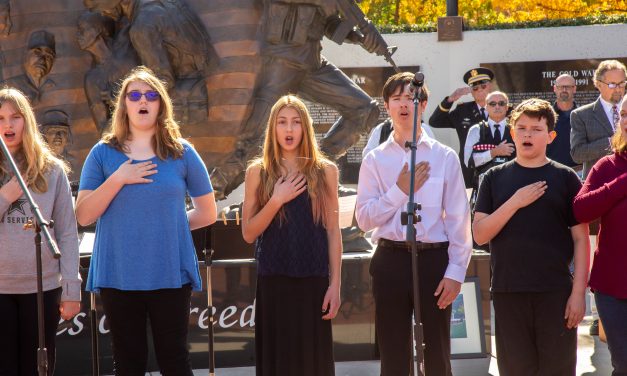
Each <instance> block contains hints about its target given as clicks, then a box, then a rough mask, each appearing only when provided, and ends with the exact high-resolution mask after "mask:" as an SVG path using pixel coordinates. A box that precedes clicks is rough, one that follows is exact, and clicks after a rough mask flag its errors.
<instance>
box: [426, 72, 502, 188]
mask: <svg viewBox="0 0 627 376" xmlns="http://www.w3.org/2000/svg"><path fill="white" fill-rule="evenodd" d="M493 79H494V73H493V72H492V71H491V70H490V69H488V68H473V69H471V70H469V71H468V72H466V74H464V82H465V83H466V84H467V85H468V86H465V87H461V88H458V89H456V90H455V91H454V92H453V93H452V94H451V95H449V96H447V97H446V98H444V99H443V100H442V102H441V103H440V105H439V106H438V107H437V108H436V109H435V111H434V112H433V114H432V115H431V117H430V118H429V125H431V126H432V127H433V128H453V129H455V131H457V137H458V138H459V160H460V162H461V165H462V173H463V174H464V183H465V184H466V188H470V187H472V171H471V170H470V169H468V167H467V166H466V164H465V163H464V159H465V157H464V150H463V149H464V145H465V144H466V137H467V136H468V130H469V129H470V127H471V126H473V125H474V124H477V123H479V122H481V121H484V120H487V119H488V113H487V110H486V109H485V106H486V97H487V95H488V93H490V92H491V91H492V80H493ZM466 94H471V95H472V97H473V98H474V101H472V102H463V103H459V104H457V106H456V107H455V109H453V110H451V108H452V107H453V104H454V103H455V101H457V100H458V99H459V98H461V97H462V96H464V95H466Z"/></svg>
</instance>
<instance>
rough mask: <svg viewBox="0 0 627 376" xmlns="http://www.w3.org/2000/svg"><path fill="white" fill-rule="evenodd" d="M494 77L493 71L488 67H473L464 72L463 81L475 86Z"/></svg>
mask: <svg viewBox="0 0 627 376" xmlns="http://www.w3.org/2000/svg"><path fill="white" fill-rule="evenodd" d="M493 79H494V72H492V71H491V70H490V69H488V68H473V69H471V70H469V71H468V72H466V74H464V82H465V83H466V84H467V85H468V86H475V85H479V84H482V83H485V82H489V81H492V80H493Z"/></svg>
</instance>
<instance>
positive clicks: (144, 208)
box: [76, 67, 216, 375]
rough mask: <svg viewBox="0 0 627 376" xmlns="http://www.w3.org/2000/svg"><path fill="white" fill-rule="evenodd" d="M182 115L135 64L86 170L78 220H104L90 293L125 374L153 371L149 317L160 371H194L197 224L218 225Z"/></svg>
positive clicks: (203, 169) (116, 361)
mask: <svg viewBox="0 0 627 376" xmlns="http://www.w3.org/2000/svg"><path fill="white" fill-rule="evenodd" d="M173 114H174V112H173V107H172V101H171V99H170V97H169V95H168V92H167V90H166V86H165V84H164V83H163V82H162V81H161V80H159V79H158V78H157V77H156V76H155V74H154V73H153V72H152V71H151V70H150V69H148V68H146V67H138V68H135V69H134V70H133V71H131V72H130V73H129V74H128V75H127V76H126V78H125V79H124V81H123V82H122V85H121V88H120V92H119V94H118V97H117V102H116V106H115V109H114V112H113V117H112V123H111V128H110V131H109V132H108V133H106V134H105V135H104V136H103V138H102V140H101V141H100V142H99V143H98V144H97V145H96V146H94V147H93V149H92V150H91V152H90V153H89V155H88V156H87V159H86V160H85V164H84V166H83V171H82V174H81V181H80V187H79V193H78V197H77V203H76V215H77V219H78V222H79V223H80V224H82V225H87V224H90V223H93V222H96V221H97V226H96V240H95V243H94V251H93V255H92V259H91V265H90V268H89V275H88V279H87V290H89V291H99V292H100V296H101V299H102V302H103V307H104V311H105V314H106V315H107V321H108V322H109V325H110V328H111V334H112V343H113V358H114V368H115V373H116V375H143V374H144V372H145V371H146V361H147V354H148V350H147V334H146V325H147V323H148V319H150V326H151V331H152V337H153V343H154V347H155V353H156V357H157V363H158V364H159V368H160V370H161V373H162V374H163V375H192V368H191V364H190V357H189V351H188V344H187V328H188V321H189V305H190V299H191V291H192V290H194V291H200V290H201V280H200V274H199V271H198V260H197V259H196V252H195V249H194V244H193V241H192V237H191V234H190V230H193V229H196V228H200V227H204V226H207V225H209V224H211V223H213V222H215V219H216V204H215V200H214V195H213V188H212V186H211V182H210V181H209V174H208V172H207V168H206V167H205V165H204V163H203V161H202V159H201V158H200V156H199V155H198V153H197V152H196V151H195V150H194V148H193V147H192V145H191V144H190V143H188V142H187V141H185V140H184V139H182V138H181V133H180V130H179V125H178V124H177V123H176V121H175V120H174V115H173ZM186 194H189V196H190V197H191V199H192V203H193V206H194V209H192V210H189V211H186V208H185V195H186Z"/></svg>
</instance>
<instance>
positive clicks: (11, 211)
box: [0, 165, 81, 301]
mask: <svg viewBox="0 0 627 376" xmlns="http://www.w3.org/2000/svg"><path fill="white" fill-rule="evenodd" d="M46 177H47V180H48V191H47V192H45V193H35V192H33V191H30V192H31V195H32V196H33V199H34V200H35V202H36V203H37V205H38V206H39V210H41V213H42V215H43V217H44V219H46V220H50V219H52V220H53V221H54V227H53V228H52V229H50V235H51V236H52V237H53V238H54V239H56V241H57V244H58V246H59V251H60V252H61V258H60V259H59V260H55V259H54V258H53V257H52V253H51V252H50V250H49V248H48V244H47V242H46V240H45V238H44V236H43V234H42V248H41V256H42V257H41V258H42V270H43V289H44V291H48V290H52V289H55V288H58V287H63V293H62V295H61V301H80V298H81V277H80V274H79V272H78V234H77V230H76V216H75V215H74V205H73V202H72V194H71V189H70V184H69V181H68V178H67V176H66V174H65V172H64V171H63V170H62V169H61V167H60V166H57V165H55V166H53V167H52V168H51V169H50V170H49V171H48V172H47V174H46ZM2 184H3V183H2V182H0V186H2ZM29 219H34V215H33V213H32V211H31V207H30V204H29V203H28V201H27V199H26V196H24V195H22V197H20V198H19V199H17V200H16V201H15V202H7V200H5V199H4V198H3V197H2V196H0V294H30V293H35V292H37V269H36V263H35V242H34V240H33V239H34V237H35V231H34V229H28V230H24V228H23V226H24V224H25V223H26V222H27V221H28V220H29Z"/></svg>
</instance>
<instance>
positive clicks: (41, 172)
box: [0, 87, 70, 193]
mask: <svg viewBox="0 0 627 376" xmlns="http://www.w3.org/2000/svg"><path fill="white" fill-rule="evenodd" d="M7 103H9V104H11V105H12V106H13V108H14V109H15V111H17V112H18V113H19V114H20V115H22V117H23V118H24V129H23V130H22V145H21V147H20V148H19V149H18V150H17V152H16V153H15V155H13V157H14V158H15V160H16V163H17V165H18V168H19V169H20V172H21V174H22V176H23V177H24V181H25V182H26V185H27V186H28V187H29V188H30V189H31V190H32V191H33V192H36V193H44V192H46V191H48V181H47V180H46V176H45V175H46V173H48V171H49V170H50V168H51V167H52V166H54V165H57V166H59V167H60V168H62V169H63V170H64V171H65V172H66V173H68V172H69V171H70V168H69V166H68V164H67V163H66V162H65V161H63V160H61V159H59V158H57V157H56V156H55V155H54V154H53V152H52V151H51V150H50V148H48V144H47V143H46V141H45V140H44V138H43V136H42V135H41V133H40V132H39V129H38V127H37V121H36V120H35V113H34V112H33V108H32V107H31V105H30V103H29V102H28V98H26V96H25V95H24V94H23V93H22V92H21V91H19V90H17V89H14V88H9V87H5V88H3V89H1V90H0V107H2V106H4V105H5V104H7ZM8 168H9V166H8V165H7V164H6V163H5V157H4V154H3V153H0V181H4V180H5V178H6V177H8V176H9V175H11V171H10V170H8Z"/></svg>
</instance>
